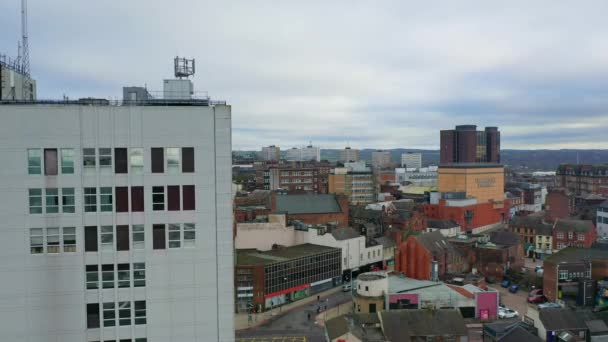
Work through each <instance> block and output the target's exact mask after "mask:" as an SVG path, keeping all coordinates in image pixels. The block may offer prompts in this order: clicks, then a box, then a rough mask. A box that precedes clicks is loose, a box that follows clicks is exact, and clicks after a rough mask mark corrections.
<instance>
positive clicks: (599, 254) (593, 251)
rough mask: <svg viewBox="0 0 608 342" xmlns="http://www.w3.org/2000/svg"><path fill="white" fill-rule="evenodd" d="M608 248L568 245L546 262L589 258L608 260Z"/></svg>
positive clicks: (574, 260)
mask: <svg viewBox="0 0 608 342" xmlns="http://www.w3.org/2000/svg"><path fill="white" fill-rule="evenodd" d="M607 259H608V250H605V249H600V248H579V247H566V248H564V249H562V250H560V251H559V252H557V253H555V254H552V255H551V256H550V257H548V258H547V259H545V262H547V261H548V262H552V263H560V262H579V261H588V260H607Z"/></svg>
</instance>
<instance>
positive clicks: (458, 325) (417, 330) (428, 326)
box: [379, 309, 467, 341]
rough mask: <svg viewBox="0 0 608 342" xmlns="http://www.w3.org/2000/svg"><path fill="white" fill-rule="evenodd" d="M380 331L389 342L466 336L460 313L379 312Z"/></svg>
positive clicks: (436, 311)
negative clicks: (419, 338) (414, 338)
mask: <svg viewBox="0 0 608 342" xmlns="http://www.w3.org/2000/svg"><path fill="white" fill-rule="evenodd" d="M379 315H380V323H381V324H382V331H383V332H384V335H385V336H386V338H387V340H389V341H409V340H410V339H411V338H412V337H418V336H420V337H423V336H446V335H447V336H466V335H467V330H466V326H465V323H464V319H463V318H462V315H461V314H460V311H458V310H456V309H440V310H427V309H421V310H391V311H381V312H380V314H379Z"/></svg>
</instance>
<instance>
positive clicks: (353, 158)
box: [338, 146, 360, 163]
mask: <svg viewBox="0 0 608 342" xmlns="http://www.w3.org/2000/svg"><path fill="white" fill-rule="evenodd" d="M359 154H360V151H359V150H357V149H354V148H350V147H349V146H346V147H345V148H344V149H343V150H342V151H340V159H339V160H338V161H341V162H344V163H348V162H357V161H359V158H360V157H359Z"/></svg>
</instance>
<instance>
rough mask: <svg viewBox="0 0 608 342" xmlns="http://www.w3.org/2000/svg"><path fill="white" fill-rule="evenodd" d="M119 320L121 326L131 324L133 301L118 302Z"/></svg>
mask: <svg viewBox="0 0 608 342" xmlns="http://www.w3.org/2000/svg"><path fill="white" fill-rule="evenodd" d="M117 306H118V322H119V325H120V326H126V325H131V322H132V321H131V318H132V316H133V315H132V314H131V306H132V305H131V302H129V301H124V302H118V305H117Z"/></svg>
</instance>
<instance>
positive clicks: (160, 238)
mask: <svg viewBox="0 0 608 342" xmlns="http://www.w3.org/2000/svg"><path fill="white" fill-rule="evenodd" d="M165 246H166V242H165V225H164V224H155V225H153V226H152V248H154V249H165V248H166V247H165Z"/></svg>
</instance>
